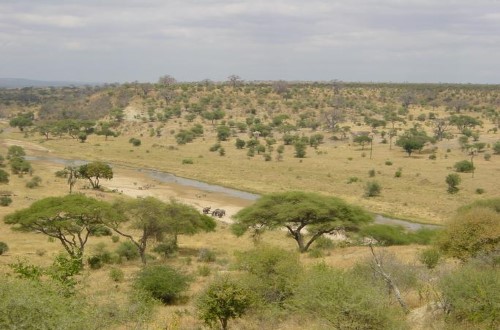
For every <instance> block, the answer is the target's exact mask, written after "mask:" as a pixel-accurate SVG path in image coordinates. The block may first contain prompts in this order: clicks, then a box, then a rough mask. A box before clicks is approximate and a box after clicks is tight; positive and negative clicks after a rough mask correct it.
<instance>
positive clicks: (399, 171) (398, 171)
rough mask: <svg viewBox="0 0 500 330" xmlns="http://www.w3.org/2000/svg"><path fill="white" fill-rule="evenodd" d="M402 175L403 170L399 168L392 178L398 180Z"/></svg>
mask: <svg viewBox="0 0 500 330" xmlns="http://www.w3.org/2000/svg"><path fill="white" fill-rule="evenodd" d="M402 174H403V170H402V169H401V168H399V169H398V170H397V171H396V173H394V177H395V178H400V177H401V175H402Z"/></svg>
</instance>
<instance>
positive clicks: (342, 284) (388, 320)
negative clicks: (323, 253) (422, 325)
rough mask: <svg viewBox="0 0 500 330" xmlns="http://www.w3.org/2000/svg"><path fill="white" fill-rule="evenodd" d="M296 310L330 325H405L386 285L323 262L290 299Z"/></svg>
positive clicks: (369, 328) (371, 328)
mask: <svg viewBox="0 0 500 330" xmlns="http://www.w3.org/2000/svg"><path fill="white" fill-rule="evenodd" d="M290 305H291V308H292V309H293V310H294V312H295V313H301V314H303V315H304V316H306V317H307V316H310V315H313V316H314V318H315V320H316V321H320V322H322V323H323V324H324V327H323V328H325V329H326V328H328V329H358V330H385V329H404V328H405V327H404V321H403V320H404V315H403V313H402V312H401V310H400V309H399V308H398V306H394V305H393V304H392V303H391V300H390V297H389V296H388V295H387V294H385V293H384V291H383V288H382V287H379V286H374V285H371V284H370V283H369V282H367V281H365V280H364V279H363V278H360V277H358V276H355V275H353V274H352V273H347V272H343V271H341V270H337V269H333V268H330V267H328V266H325V265H324V264H320V265H318V266H315V267H313V268H311V269H310V270H309V271H308V272H307V273H306V274H305V275H304V276H303V277H302V279H301V282H300V285H298V286H297V288H296V291H295V295H294V297H293V298H292V299H291V302H290Z"/></svg>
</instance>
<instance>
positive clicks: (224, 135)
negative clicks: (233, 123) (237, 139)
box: [217, 125, 231, 141]
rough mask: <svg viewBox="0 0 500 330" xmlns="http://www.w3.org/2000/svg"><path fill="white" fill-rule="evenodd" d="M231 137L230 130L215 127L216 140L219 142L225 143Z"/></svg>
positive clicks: (223, 127)
mask: <svg viewBox="0 0 500 330" xmlns="http://www.w3.org/2000/svg"><path fill="white" fill-rule="evenodd" d="M230 135H231V128H229V126H226V125H220V126H217V139H218V140H219V141H227V140H228V139H229V136H230Z"/></svg>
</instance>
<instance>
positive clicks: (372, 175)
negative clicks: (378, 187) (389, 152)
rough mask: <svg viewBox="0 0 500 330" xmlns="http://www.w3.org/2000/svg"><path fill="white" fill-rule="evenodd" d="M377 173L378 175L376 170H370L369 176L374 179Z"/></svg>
mask: <svg viewBox="0 0 500 330" xmlns="http://www.w3.org/2000/svg"><path fill="white" fill-rule="evenodd" d="M375 173H376V172H375V170H374V169H371V170H369V171H368V176H369V177H370V178H373V177H374V176H375Z"/></svg>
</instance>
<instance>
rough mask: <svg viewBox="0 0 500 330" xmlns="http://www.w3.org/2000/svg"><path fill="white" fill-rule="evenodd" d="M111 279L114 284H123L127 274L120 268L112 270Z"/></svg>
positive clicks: (110, 272)
mask: <svg viewBox="0 0 500 330" xmlns="http://www.w3.org/2000/svg"><path fill="white" fill-rule="evenodd" d="M109 277H110V278H111V279H112V280H113V281H114V282H121V281H123V279H124V278H125V274H124V273H123V270H121V269H120V268H111V270H110V271H109Z"/></svg>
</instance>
